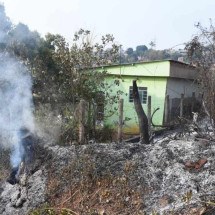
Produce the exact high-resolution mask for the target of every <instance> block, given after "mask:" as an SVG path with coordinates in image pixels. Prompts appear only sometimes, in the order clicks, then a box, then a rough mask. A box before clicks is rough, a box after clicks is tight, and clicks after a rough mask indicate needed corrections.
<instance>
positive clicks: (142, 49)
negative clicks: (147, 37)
mask: <svg viewBox="0 0 215 215" xmlns="http://www.w3.org/2000/svg"><path fill="white" fill-rule="evenodd" d="M147 50H148V48H147V46H145V45H140V46H137V47H136V54H137V56H143V55H144V53H145V52H146V51H147Z"/></svg>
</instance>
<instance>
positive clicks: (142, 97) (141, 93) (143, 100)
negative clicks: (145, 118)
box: [129, 87, 147, 104]
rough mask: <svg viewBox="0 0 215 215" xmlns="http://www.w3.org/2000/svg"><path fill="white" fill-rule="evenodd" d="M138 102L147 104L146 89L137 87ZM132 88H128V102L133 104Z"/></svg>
mask: <svg viewBox="0 0 215 215" xmlns="http://www.w3.org/2000/svg"><path fill="white" fill-rule="evenodd" d="M138 92H139V96H140V101H141V103H142V104H146V103H147V87H138ZM133 101H134V98H133V87H129V102H133Z"/></svg>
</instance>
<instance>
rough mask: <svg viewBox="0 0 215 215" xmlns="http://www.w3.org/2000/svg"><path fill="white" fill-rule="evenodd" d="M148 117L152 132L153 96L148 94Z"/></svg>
mask: <svg viewBox="0 0 215 215" xmlns="http://www.w3.org/2000/svg"><path fill="white" fill-rule="evenodd" d="M147 118H148V125H149V133H150V132H151V124H152V98H151V96H148V108H147Z"/></svg>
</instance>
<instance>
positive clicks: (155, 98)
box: [105, 75, 167, 134]
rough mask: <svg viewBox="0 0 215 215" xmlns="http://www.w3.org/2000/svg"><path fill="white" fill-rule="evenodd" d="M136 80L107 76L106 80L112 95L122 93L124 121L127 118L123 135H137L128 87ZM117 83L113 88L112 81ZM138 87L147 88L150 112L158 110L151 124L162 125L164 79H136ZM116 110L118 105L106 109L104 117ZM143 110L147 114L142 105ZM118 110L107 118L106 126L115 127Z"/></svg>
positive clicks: (164, 91) (132, 104)
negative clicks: (149, 97)
mask: <svg viewBox="0 0 215 215" xmlns="http://www.w3.org/2000/svg"><path fill="white" fill-rule="evenodd" d="M134 79H136V78H134V77H133V76H121V77H120V78H117V77H116V76H112V75H109V76H108V77H107V79H106V81H107V83H108V84H110V85H112V86H113V87H112V90H113V91H112V94H113V95H116V92H117V91H118V90H121V91H123V95H121V96H120V97H121V98H123V99H124V112H123V114H124V119H126V118H129V120H128V121H126V122H125V125H124V128H123V132H124V133H125V134H138V132H139V127H138V118H137V114H136V112H135V109H134V103H133V102H129V87H130V86H132V81H133V80H134ZM115 80H118V81H119V86H116V85H115V86H114V81H115ZM136 80H137V85H138V87H147V94H148V96H149V95H150V96H151V100H152V112H153V111H154V110H155V109H156V108H160V109H159V110H158V111H157V112H156V113H155V117H154V118H153V123H154V124H156V125H162V123H163V112H164V101H165V95H166V82H167V78H166V77H138V78H137V79H136ZM147 103H148V101H147ZM114 108H116V109H118V104H115V105H112V106H111V107H110V106H109V107H108V106H107V107H106V110H107V111H106V113H105V114H106V115H108V110H110V109H112V110H113V109H114ZM143 108H144V110H145V112H146V114H147V104H143ZM118 116H119V114H118V110H117V111H116V112H115V114H114V115H112V116H111V117H108V118H107V120H106V122H105V124H108V125H110V126H112V127H115V126H117V122H118Z"/></svg>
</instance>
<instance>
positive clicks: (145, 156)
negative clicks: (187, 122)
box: [0, 134, 215, 215]
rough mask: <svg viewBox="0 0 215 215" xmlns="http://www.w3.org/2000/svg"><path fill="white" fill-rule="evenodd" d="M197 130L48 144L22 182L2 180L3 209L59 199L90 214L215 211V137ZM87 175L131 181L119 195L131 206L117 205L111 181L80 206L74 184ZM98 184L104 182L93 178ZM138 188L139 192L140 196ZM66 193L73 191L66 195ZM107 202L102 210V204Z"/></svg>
mask: <svg viewBox="0 0 215 215" xmlns="http://www.w3.org/2000/svg"><path fill="white" fill-rule="evenodd" d="M195 136H196V134H191V135H188V134H186V135H185V136H183V137H179V138H177V139H175V140H174V138H175V135H168V136H166V137H165V138H164V136H161V137H159V138H157V139H156V140H155V141H154V143H153V144H150V145H141V144H139V143H120V144H118V143H108V144H88V145H72V146H68V147H61V146H49V147H46V148H45V149H44V150H45V153H42V151H41V150H39V151H37V154H38V153H42V154H43V156H39V157H37V158H35V161H34V162H36V164H35V165H33V167H31V169H32V171H31V172H30V173H29V174H28V175H27V177H25V176H24V174H21V175H20V182H19V183H18V184H15V185H11V184H9V183H8V182H6V180H4V179H2V180H1V182H0V183H1V184H0V186H1V188H0V214H2V215H11V214H14V215H15V214H16V215H21V214H22V215H23V214H28V213H29V212H30V211H32V209H35V208H39V207H41V206H43V205H44V204H45V203H46V205H51V206H53V207H54V206H56V205H58V206H57V207H58V208H59V205H61V206H62V205H63V206H65V207H70V206H71V208H70V209H72V210H73V211H74V212H76V214H90V213H88V211H90V210H89V207H93V208H94V212H97V214H152V213H153V212H154V214H156V213H157V214H205V215H209V214H215V210H213V207H214V203H213V204H212V203H211V204H207V203H209V202H214V200H215V189H214V188H215V168H214V166H215V157H214V156H215V141H214V140H213V139H212V138H211V139H206V138H196V137H195ZM173 137H174V138H173ZM85 168H88V169H87V171H85V170H84V169H85ZM90 171H91V172H90ZM84 174H86V175H84ZM90 174H91V175H90ZM89 175H90V176H89ZM109 176H111V177H109ZM23 177H24V179H22V178H23ZM85 177H87V180H88V182H89V178H90V179H92V180H96V181H97V182H98V181H99V180H100V179H101V178H102V179H104V178H105V177H109V178H110V180H113V184H114V183H115V182H114V181H115V179H120V180H121V179H123V180H124V181H126V183H124V184H126V186H125V185H123V187H124V188H125V189H127V190H128V189H130V191H128V192H127V191H126V192H124V191H122V190H119V192H121V194H122V193H123V195H124V196H123V195H120V197H118V199H119V201H120V204H121V202H122V205H123V204H124V208H125V210H123V209H120V207H119V205H117V207H115V205H116V201H117V198H116V196H113V195H117V193H114V192H113V189H112V191H110V189H111V186H112V185H111V184H110V183H109V187H107V186H106V187H100V188H99V189H98V190H96V192H95V194H93V195H91V202H90V203H86V201H85V202H84V203H83V204H91V205H88V206H89V207H88V209H87V207H86V208H82V209H81V210H78V208H79V209H80V205H79V207H76V206H77V204H78V203H77V202H78V201H77V199H75V195H77V190H76V191H75V189H73V187H72V186H73V185H74V184H77V185H78V186H80V184H78V183H79V182H80V181H81V180H84V179H85ZM55 179H56V180H55ZM99 183H102V182H99ZM82 184H83V183H82ZM89 184H90V183H88V185H89ZM88 185H87V187H88ZM113 186H121V185H119V184H118V185H113ZM123 187H121V188H120V189H122V188H123ZM76 188H77V187H76ZM88 188H89V187H88ZM88 188H87V189H88ZM92 188H95V189H97V188H98V187H96V186H95V185H93V183H92ZM113 188H114V189H115V190H117V189H118V188H117V187H113ZM101 189H105V190H109V195H108V197H106V196H103V194H102V192H103V191H104V190H103V191H102V190H101ZM67 191H70V192H67ZM91 191H92V190H91ZM83 192H84V191H83ZM92 192H93V191H92ZM117 192H118V191H117ZM132 192H134V193H138V198H137V196H136V195H133V194H132ZM65 193H69V194H68V195H70V196H69V198H65V199H64V200H62V199H61V196H63V195H64V194H65ZM134 196H136V197H134ZM93 198H95V203H94V204H92V201H93ZM102 198H103V199H102ZM105 198H107V199H105ZM134 198H136V199H135V201H134ZM56 199H57V201H56ZM137 199H138V203H137ZM60 200H62V201H61V204H60V203H59V201H60ZM66 200H67V202H66ZM103 200H105V201H103ZM53 202H55V205H53ZM74 202H76V203H77V204H76V206H75V205H74ZM135 202H136V203H135ZM58 203H59V204H58ZM63 203H64V204H63ZM83 204H82V205H83ZM101 208H102V212H101V210H98V209H101ZM97 210H98V211H97ZM80 211H82V212H80ZM99 211H100V212H99ZM95 214H96V213H95Z"/></svg>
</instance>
